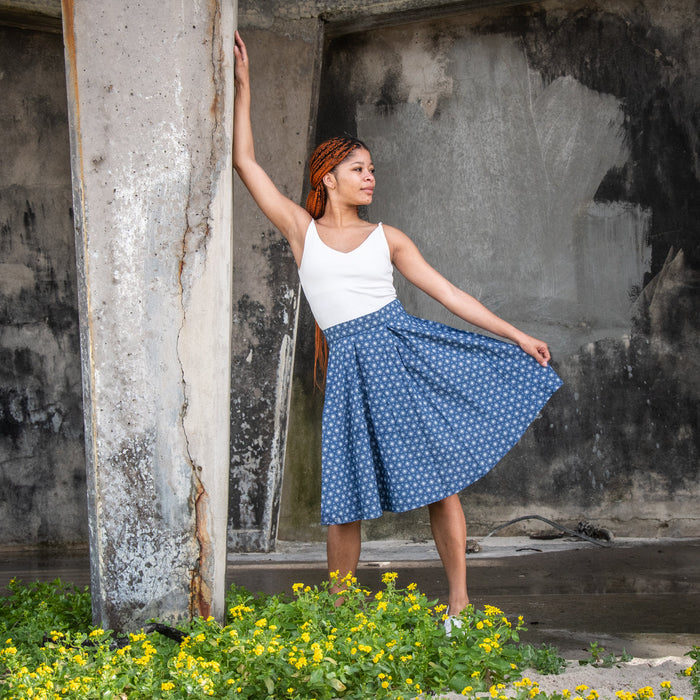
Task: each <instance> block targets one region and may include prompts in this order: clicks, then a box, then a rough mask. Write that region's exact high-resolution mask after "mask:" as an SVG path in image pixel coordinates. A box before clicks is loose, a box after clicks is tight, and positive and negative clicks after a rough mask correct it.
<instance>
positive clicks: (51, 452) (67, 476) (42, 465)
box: [0, 27, 87, 545]
mask: <svg viewBox="0 0 700 700" xmlns="http://www.w3.org/2000/svg"><path fill="white" fill-rule="evenodd" d="M0 93H1V94H2V99H0V134H1V135H2V148H1V149H0V542H2V544H4V545H9V544H30V543H31V544H50V543H70V542H85V541H86V540H87V503H86V496H85V456H84V454H85V451H84V446H83V417H82V395H81V385H80V347H79V339H78V310H77V289H76V269H75V245H74V236H73V219H72V202H71V183H70V154H69V143H68V126H67V114H66V90H65V80H64V64H63V43H62V41H61V37H60V35H58V34H45V33H41V32H36V31H23V30H18V29H13V28H9V27H0Z"/></svg>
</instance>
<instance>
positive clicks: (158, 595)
mask: <svg viewBox="0 0 700 700" xmlns="http://www.w3.org/2000/svg"><path fill="white" fill-rule="evenodd" d="M235 15H236V7H235V0H213V1H212V2H208V3H201V4H200V3H182V2H180V0H140V1H135V0H125V1H124V2H119V3H105V2H103V1H102V0H82V1H81V2H79V3H75V4H74V2H73V0H64V2H63V33H64V43H65V56H66V73H67V85H68V106H69V122H70V136H71V166H72V177H73V200H74V212H75V230H76V252H77V260H78V294H79V307H80V324H81V355H82V373H83V397H84V414H85V434H86V454H87V471H88V509H89V526H90V545H91V567H92V594H93V613H94V617H95V619H96V621H99V622H100V623H101V624H103V625H106V626H109V627H111V628H115V629H131V628H136V627H138V626H140V625H141V624H142V623H143V622H144V621H145V620H147V619H148V618H150V617H159V618H161V619H170V620H175V619H180V618H185V617H188V616H193V615H199V614H201V615H205V616H207V615H209V614H211V615H214V616H216V617H221V616H222V615H223V610H224V574H225V564H226V520H227V497H228V496H227V492H228V450H229V386H230V379H229V378H230V318H231V309H230V299H231V239H232V223H231V222H232V171H231V137H232V131H231V128H232V104H233V101H232V97H233V51H232V47H233V29H234V24H235Z"/></svg>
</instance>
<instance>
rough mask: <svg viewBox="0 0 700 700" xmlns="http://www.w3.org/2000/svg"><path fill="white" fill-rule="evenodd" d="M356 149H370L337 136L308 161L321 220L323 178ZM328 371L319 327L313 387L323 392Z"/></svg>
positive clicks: (313, 204)
mask: <svg viewBox="0 0 700 700" xmlns="http://www.w3.org/2000/svg"><path fill="white" fill-rule="evenodd" d="M356 148H364V149H367V146H365V144H364V143H362V141H360V140H359V139H356V138H352V137H349V136H335V137H333V138H331V139H328V140H327V141H324V142H323V143H321V144H319V145H318V146H317V147H316V149H315V150H314V152H313V153H312V154H311V158H310V159H309V180H310V181H311V190H310V191H309V194H308V196H307V198H306V211H308V212H309V214H311V216H312V217H313V218H314V219H319V218H321V217H322V216H323V213H324V212H325V211H326V202H327V201H328V195H327V194H326V187H325V185H324V184H323V178H324V177H325V176H326V175H327V174H328V173H330V172H331V171H332V170H333V169H334V168H335V167H336V166H338V165H340V164H341V163H342V162H343V161H344V160H345V159H346V158H347V157H348V156H349V155H350V153H352V152H353V151H354V150H355V149H356ZM327 369H328V343H327V342H326V336H325V335H324V334H323V331H322V330H321V329H320V328H319V326H318V324H316V330H315V348H314V386H317V387H318V388H319V389H320V390H323V387H324V385H325V383H326V370H327Z"/></svg>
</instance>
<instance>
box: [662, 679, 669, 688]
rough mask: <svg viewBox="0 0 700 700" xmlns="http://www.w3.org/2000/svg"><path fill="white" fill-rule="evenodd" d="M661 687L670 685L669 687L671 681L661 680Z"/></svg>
mask: <svg viewBox="0 0 700 700" xmlns="http://www.w3.org/2000/svg"><path fill="white" fill-rule="evenodd" d="M661 687H662V688H670V687H671V681H661Z"/></svg>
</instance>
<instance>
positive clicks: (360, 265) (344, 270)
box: [299, 219, 396, 330]
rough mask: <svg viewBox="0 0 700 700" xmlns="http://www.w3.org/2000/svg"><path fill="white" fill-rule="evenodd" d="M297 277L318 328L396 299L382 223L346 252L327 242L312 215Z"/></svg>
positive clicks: (392, 269)
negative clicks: (320, 234) (328, 244)
mask: <svg viewBox="0 0 700 700" xmlns="http://www.w3.org/2000/svg"><path fill="white" fill-rule="evenodd" d="M299 279H300V280H301V286H302V287H303V289H304V294H305V295H306V298H307V300H308V302H309V306H310V307H311V312H312V313H313V315H314V318H315V319H316V323H318V325H319V327H320V328H321V330H325V329H326V328H330V327H331V326H335V325H336V324H338V323H343V322H345V321H350V320H352V319H353V318H359V317H360V316H364V315H365V314H369V313H372V312H373V311H378V310H379V309H381V308H382V307H383V306H386V304H388V303H389V302H391V301H394V299H396V289H395V288H394V267H393V265H392V264H391V253H390V251H389V244H388V243H387V241H386V236H385V235H384V229H383V228H382V225H381V224H377V228H375V229H374V231H372V233H370V234H369V236H367V238H365V240H364V241H362V243H360V245H359V246H357V248H354V249H353V250H351V251H350V252H348V253H341V252H340V251H338V250H335V249H334V248H331V247H330V246H327V245H326V244H325V243H324V242H323V241H322V240H321V238H320V237H319V235H318V231H317V230H316V222H315V221H314V220H313V219H312V220H311V222H310V223H309V228H308V229H306V237H305V239H304V252H303V253H302V256H301V265H300V266H299Z"/></svg>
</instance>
